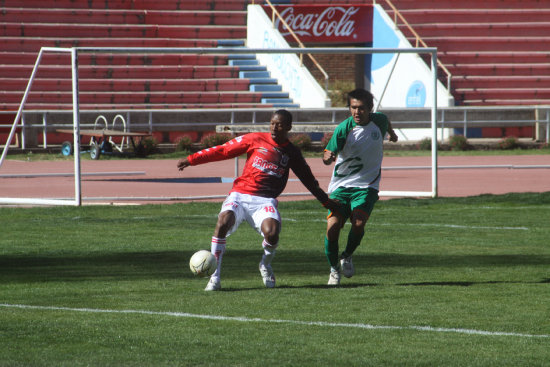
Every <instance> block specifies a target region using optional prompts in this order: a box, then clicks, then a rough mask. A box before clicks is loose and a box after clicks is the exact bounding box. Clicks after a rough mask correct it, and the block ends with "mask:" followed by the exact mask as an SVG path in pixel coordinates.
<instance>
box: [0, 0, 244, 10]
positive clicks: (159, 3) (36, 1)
mask: <svg viewBox="0 0 550 367" xmlns="http://www.w3.org/2000/svg"><path fill="white" fill-rule="evenodd" d="M249 3H250V1H248V0H202V1H196V0H139V1H128V0H109V1H105V0H87V1H75V0H48V4H49V7H51V8H58V9H106V8H108V9H111V10H128V9H130V10H131V9H138V10H234V11H235V10H241V11H242V10H246V7H247V5H248V4H249ZM2 6H4V7H6V8H31V9H40V8H42V7H44V0H24V1H21V0H2Z"/></svg>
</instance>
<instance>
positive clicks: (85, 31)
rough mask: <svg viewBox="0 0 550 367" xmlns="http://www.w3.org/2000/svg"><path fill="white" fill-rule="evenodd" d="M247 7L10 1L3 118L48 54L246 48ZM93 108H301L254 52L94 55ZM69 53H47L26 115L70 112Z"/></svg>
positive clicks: (84, 81) (1, 70) (82, 72)
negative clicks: (92, 49) (56, 49)
mask: <svg viewBox="0 0 550 367" xmlns="http://www.w3.org/2000/svg"><path fill="white" fill-rule="evenodd" d="M248 2H249V1H248V0H201V1H196V0H87V1H74V0H25V1H20V0H2V1H0V36H1V37H2V42H0V101H1V103H0V111H2V110H3V111H16V110H17V109H18V107H19V104H20V102H21V98H22V97H23V93H24V90H25V87H26V85H27V82H28V80H29V77H30V75H31V71H32V67H33V65H34V62H35V60H36V56H37V55H38V51H39V50H40V48H41V47H43V46H49V47H73V46H79V47H96V46H97V47H208V48H211V47H240V46H244V39H245V38H246V6H247V4H248ZM79 77H80V85H79V86H80V101H79V102H80V107H81V109H83V110H84V109H91V110H114V109H182V108H183V109H193V108H262V107H266V108H272V107H274V106H282V107H296V105H295V104H293V102H292V100H290V99H289V97H288V93H285V92H282V90H281V87H280V86H278V85H277V81H276V80H274V79H272V78H270V76H269V73H268V72H267V71H266V69H265V68H264V67H262V66H261V65H258V63H257V61H256V60H255V56H254V55H241V54H239V55H227V54H215V55H214V54H202V55H198V54H197V55H195V54H192V55H191V54H121V53H93V54H81V55H80V57H79ZM71 98H72V97H71V69H70V57H69V56H68V54H58V53H56V54H51V53H49V54H46V55H45V56H44V58H43V61H42V63H41V66H40V67H39V69H38V73H37V79H36V81H35V83H34V84H33V88H32V90H31V94H30V97H29V99H28V101H27V105H26V108H25V109H26V110H50V109H54V110H64V109H70V108H71V106H72V99H71Z"/></svg>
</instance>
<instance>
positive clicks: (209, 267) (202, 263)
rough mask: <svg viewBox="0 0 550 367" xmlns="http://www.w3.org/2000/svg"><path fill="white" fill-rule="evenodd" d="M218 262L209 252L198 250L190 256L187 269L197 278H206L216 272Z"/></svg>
mask: <svg viewBox="0 0 550 367" xmlns="http://www.w3.org/2000/svg"><path fill="white" fill-rule="evenodd" d="M217 266H218V260H216V257H215V256H214V255H212V253H211V252H210V251H207V250H200V251H197V252H195V253H194V254H193V256H191V259H190V260H189V268H190V269H191V272H192V273H193V274H195V275H196V276H199V277H208V276H210V275H212V274H214V272H215V271H216V267H217Z"/></svg>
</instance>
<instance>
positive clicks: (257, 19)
mask: <svg viewBox="0 0 550 367" xmlns="http://www.w3.org/2000/svg"><path fill="white" fill-rule="evenodd" d="M247 46H248V47H250V48H268V49H276V48H289V47H290V46H289V45H288V43H287V42H286V41H285V39H284V38H283V37H282V36H281V34H280V33H279V31H278V30H276V29H274V28H273V26H272V24H271V19H269V18H268V17H267V15H266V14H265V12H264V10H263V9H262V7H261V6H260V5H248V19H247ZM256 56H257V58H258V60H259V61H260V63H261V64H262V65H264V66H266V67H267V69H268V70H269V72H270V73H271V77H273V78H277V79H278V81H279V83H280V84H281V85H282V87H283V90H284V91H285V92H288V93H289V95H290V97H291V98H292V99H293V100H294V102H295V103H298V104H299V105H300V107H301V108H324V107H330V100H329V99H328V96H327V94H326V92H325V90H324V89H323V88H322V87H321V86H320V85H319V83H317V81H316V80H315V78H314V77H313V76H312V75H311V73H310V72H309V70H308V69H307V68H306V67H305V66H303V65H300V59H299V57H298V56H297V55H296V54H257V55H256ZM304 57H307V56H305V55H304Z"/></svg>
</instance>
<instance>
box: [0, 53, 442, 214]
mask: <svg viewBox="0 0 550 367" xmlns="http://www.w3.org/2000/svg"><path fill="white" fill-rule="evenodd" d="M46 53H64V54H68V55H70V59H71V70H72V72H71V81H72V84H71V93H72V135H73V138H72V143H73V157H74V160H73V164H72V171H71V172H70V177H71V180H72V181H73V188H74V189H73V190H72V192H71V193H70V195H68V196H69V197H63V198H60V197H55V196H56V195H55V194H54V195H52V196H54V197H49V196H48V194H47V193H48V192H50V190H43V191H44V193H45V194H43V195H41V197H26V196H25V195H24V194H17V195H15V196H10V197H8V196H4V195H2V194H0V195H2V197H0V204H16V205H17V204H29V205H76V206H80V205H82V203H83V200H85V201H86V200H98V199H99V198H97V197H96V198H94V197H92V196H88V195H83V194H82V175H83V174H82V172H81V154H80V153H81V149H80V146H81V141H80V140H81V121H80V119H81V115H82V112H83V111H81V109H80V106H79V91H80V90H79V75H78V72H79V69H78V67H79V55H83V54H97V53H111V54H116V53H122V54H133V53H136V54H158V53H162V54H180V55H181V54H271V55H280V54H294V55H298V54H340V55H341V54H376V53H392V54H398V55H399V54H403V53H409V54H428V55H429V56H430V58H431V65H430V67H431V71H432V76H433V81H432V83H431V88H432V93H431V95H432V98H433V100H432V101H431V105H432V107H430V110H431V113H430V116H431V131H432V136H431V188H430V189H429V190H425V191H406V190H401V191H393V190H392V191H381V192H380V196H396V197H407V196H408V197H436V196H437V186H438V184H437V50H436V49H435V48H410V49H405V48H400V49H375V48H367V47H353V48H287V49H281V48H279V49H264V48H261V49H252V48H231V47H228V48H124V47H114V48H113V47H95V48H91V47H75V48H49V47H44V48H42V49H41V50H40V52H39V54H38V57H37V59H36V62H35V65H34V68H33V71H32V73H31V76H30V78H29V81H28V84H27V87H26V89H25V93H24V95H23V98H22V101H21V104H20V106H19V109H18V111H17V114H16V117H15V119H14V121H13V125H12V127H11V130H10V133H9V136H8V139H7V141H6V143H5V144H4V149H3V151H2V155H1V158H0V180H5V179H9V178H10V177H13V176H14V175H13V174H10V173H5V172H3V171H5V170H4V169H3V167H4V166H5V163H4V161H5V158H6V155H7V153H8V150H9V147H10V143H11V142H12V141H13V138H14V135H15V132H16V127H17V126H18V124H19V123H20V121H21V118H22V115H23V111H24V109H25V103H26V101H27V98H28V96H29V93H30V91H31V90H32V85H33V82H34V80H35V78H36V72H37V69H38V67H39V66H40V63H41V60H42V57H43V55H44V54H46ZM151 68H154V66H151ZM390 78H391V76H390ZM375 97H379V96H375ZM96 112H97V113H98V114H100V113H102V111H96ZM111 112H113V111H111ZM160 112H162V111H160ZM235 112H238V109H237V110H235ZM338 122H339V121H338ZM221 123H226V124H229V126H230V125H231V124H230V123H231V122H230V121H220V124H221ZM257 126H258V127H259V124H258V125H257ZM295 126H296V125H295ZM150 128H151V130H152V131H154V130H155V125H154V124H151V126H150ZM229 129H230V131H229V132H233V133H235V131H231V128H229ZM302 132H304V133H307V132H310V133H314V132H316V131H315V127H312V130H309V131H308V130H307V129H306V130H303V131H302ZM236 171H237V164H236V168H235V173H236ZM25 175H26V177H35V178H40V177H49V176H48V174H47V173H34V172H26V173H25ZM41 185H42V184H41ZM304 194H308V193H288V194H287V195H304ZM106 195H108V193H106ZM283 195H285V194H283ZM218 197H220V198H221V197H223V196H215V195H214V196H212V195H207V196H180V197H176V196H173V197H165V196H163V197H147V198H141V199H143V200H144V201H156V200H174V201H177V200H188V199H191V200H200V199H212V198H218ZM108 199H109V200H110V201H124V200H130V199H135V200H132V201H139V199H140V198H137V197H134V198H127V197H123V196H118V197H117V196H108Z"/></svg>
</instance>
